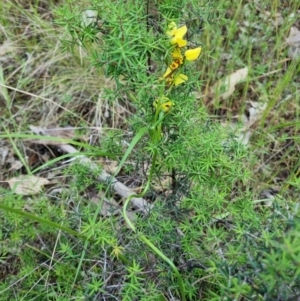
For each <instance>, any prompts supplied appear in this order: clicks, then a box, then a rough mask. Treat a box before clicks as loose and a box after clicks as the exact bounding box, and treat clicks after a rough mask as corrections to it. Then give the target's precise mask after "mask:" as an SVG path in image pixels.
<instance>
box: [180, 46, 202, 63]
mask: <svg viewBox="0 0 300 301" xmlns="http://www.w3.org/2000/svg"><path fill="white" fill-rule="evenodd" d="M200 53H201V47H197V48H194V49H189V50H187V51H186V52H185V53H184V57H185V59H186V60H187V61H194V60H196V59H197V58H198V57H199V55H200Z"/></svg>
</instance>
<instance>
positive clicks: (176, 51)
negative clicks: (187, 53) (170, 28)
mask: <svg viewBox="0 0 300 301" xmlns="http://www.w3.org/2000/svg"><path fill="white" fill-rule="evenodd" d="M172 58H173V59H174V60H176V61H177V62H178V63H179V64H180V65H181V64H182V63H183V55H182V54H181V51H180V48H178V47H176V48H175V49H174V51H173V52H172Z"/></svg>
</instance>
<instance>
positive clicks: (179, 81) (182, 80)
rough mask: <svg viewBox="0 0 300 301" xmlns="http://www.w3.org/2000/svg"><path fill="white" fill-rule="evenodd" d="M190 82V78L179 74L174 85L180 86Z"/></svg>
mask: <svg viewBox="0 0 300 301" xmlns="http://www.w3.org/2000/svg"><path fill="white" fill-rule="evenodd" d="M187 80H188V77H187V76H186V75H185V74H181V73H180V74H178V75H176V76H175V77H174V85H175V86H178V85H180V84H182V83H185V82H186V81H187Z"/></svg>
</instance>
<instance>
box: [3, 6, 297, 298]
mask: <svg viewBox="0 0 300 301" xmlns="http://www.w3.org/2000/svg"><path fill="white" fill-rule="evenodd" d="M231 5H232V3H230V2H226V1H216V3H211V2H206V3H204V4H201V3H199V1H180V0H176V1H171V0H164V1H154V0H153V1H148V2H147V1H144V0H143V1H141V0H139V1H133V0H129V1H124V0H116V1H111V0H103V1H98V0H97V1H96V0H91V1H90V2H88V4H87V3H86V2H85V1H72V0H71V1H67V3H65V4H62V5H61V6H60V7H58V8H57V9H56V11H55V13H56V24H57V25H58V26H60V27H64V28H65V29H66V31H67V34H68V35H69V38H66V39H64V40H63V42H64V48H65V50H70V51H74V52H75V51H76V47H78V46H80V47H83V48H84V50H85V51H86V53H87V54H88V55H89V59H90V62H91V66H92V67H93V68H94V67H95V68H97V70H99V73H100V74H102V73H103V74H104V75H105V76H107V77H111V78H112V79H113V80H114V81H115V83H116V86H115V87H114V89H111V90H110V89H108V88H107V89H106V92H107V93H106V96H108V99H109V102H110V103H113V102H114V101H118V100H124V99H126V100H127V101H128V100H130V108H131V109H132V112H133V116H131V118H130V120H128V123H127V124H126V125H127V126H128V131H127V132H126V133H125V134H124V132H123V130H116V129H113V130H111V131H108V130H107V131H106V132H105V135H104V136H103V138H102V139H101V141H100V147H101V152H102V153H101V154H103V152H107V153H114V154H115V155H116V157H117V158H118V159H119V161H120V164H119V168H118V172H120V174H119V176H124V177H125V178H126V177H128V176H131V175H132V174H133V173H136V174H138V180H139V182H140V183H142V184H141V185H142V186H143V189H144V190H143V191H142V193H141V194H139V195H136V196H138V197H144V198H146V199H147V200H148V201H149V202H151V201H153V200H154V199H155V202H153V209H151V211H150V212H149V214H148V215H142V214H141V213H140V212H138V211H133V212H130V215H129V212H128V211H127V210H126V209H127V205H128V204H129V203H130V200H131V198H130V197H129V198H127V199H126V200H120V202H119V204H118V205H119V206H121V205H123V217H122V216H120V215H116V216H115V215H113V214H114V213H117V212H120V207H118V206H117V205H115V207H116V208H114V209H113V210H111V212H110V213H111V215H109V214H106V216H105V214H103V213H102V214H100V210H99V209H100V207H101V206H102V204H103V203H105V202H106V198H109V197H111V195H112V193H111V186H112V185H113V184H114V183H112V182H107V183H101V184H99V182H98V181H99V180H98V176H99V174H101V172H102V168H99V170H93V171H91V169H90V168H89V166H87V165H82V164H78V163H74V164H73V165H71V167H70V168H67V169H65V170H64V176H66V178H68V177H70V178H71V179H72V181H70V182H67V184H66V185H68V186H69V188H70V189H66V190H63V191H62V192H61V193H59V195H58V196H53V195H52V194H51V195H46V194H45V195H43V196H38V197H34V196H33V197H27V198H26V197H16V196H14V195H12V194H11V193H10V192H8V191H6V190H5V191H3V195H4V197H3V200H1V202H3V204H2V205H5V206H7V207H5V208H6V209H5V210H0V221H1V229H0V230H1V231H0V239H1V244H0V246H1V248H0V263H1V264H2V262H4V266H5V267H6V265H9V268H10V269H11V270H10V271H6V270H5V271H4V272H2V271H1V272H0V280H1V282H0V293H1V298H2V300H12V299H16V300H58V301H63V300H72V299H74V300H102V299H103V300H104V299H106V300H145V301H146V300H149V301H150V300H174V299H178V298H181V300H189V301H193V300H224V301H225V300H266V301H267V300H291V299H292V298H296V295H297V294H298V293H299V287H300V269H299V267H300V260H299V258H300V253H299V252H300V248H299V245H300V237H299V233H300V232H299V231H300V220H299V208H298V206H297V204H296V202H295V200H294V199H292V198H291V199H289V198H287V197H286V198H284V197H282V198H280V197H278V198H277V199H274V200H272V204H271V205H270V204H268V205H266V206H265V205H263V202H261V201H260V200H256V199H257V198H258V196H257V195H256V191H255V190H254V189H252V188H251V184H252V182H253V179H254V178H255V177H256V174H253V173H252V172H251V171H250V167H249V165H250V163H252V162H255V160H256V159H255V156H254V154H252V153H250V150H249V149H246V148H245V147H244V146H243V145H241V144H240V143H239V142H237V140H236V137H235V134H234V133H233V132H231V131H230V130H228V128H225V127H222V126H221V124H220V123H219V122H217V120H215V119H213V118H212V117H211V116H210V115H209V113H208V112H207V110H206V109H205V108H204V106H203V105H202V104H201V103H200V101H199V100H196V99H195V97H194V94H193V93H192V92H194V90H195V89H197V87H198V86H199V85H201V84H204V81H210V80H212V79H215V71H216V70H217V69H218V67H219V66H220V64H221V55H222V51H223V50H222V48H221V47H220V45H221V41H222V39H223V32H222V28H221V26H222V25H225V26H226V33H227V41H225V44H226V45H225V46H226V47H228V43H229V41H230V42H233V41H234V38H235V35H236V32H237V30H238V24H237V23H236V18H237V16H238V13H239V10H240V9H241V7H242V2H240V3H239V5H238V7H237V8H236V10H235V12H234V14H235V15H233V16H232V17H233V18H232V20H231V19H230V18H225V17H224V14H225V12H226V11H227V10H228V11H229V12H228V13H229V14H231V13H232V12H231V10H230V9H231ZM247 5H250V4H247ZM246 8H247V7H246ZM87 11H93V12H94V13H93V14H92V16H90V17H89V18H90V20H89V21H88V22H87V21H83V12H87ZM89 13H90V12H89ZM199 14H200V15H199ZM195 15H196V18H194V17H193V16H195ZM251 17H253V18H254V17H255V16H254V15H253V16H251ZM199 20H200V21H199ZM170 21H176V22H177V24H180V23H182V22H185V23H186V24H187V27H188V35H187V39H188V40H189V45H188V46H189V47H190V46H192V47H196V46H198V44H199V43H197V42H201V41H197V38H198V37H199V31H200V28H201V30H204V33H203V36H204V38H203V39H202V42H204V41H206V43H207V45H206V44H205V43H203V48H204V49H205V47H209V44H211V45H213V47H212V48H210V49H209V50H207V52H208V51H210V53H209V55H206V56H204V58H203V61H205V60H207V61H208V60H209V59H210V58H213V59H214V60H215V62H216V63H215V64H214V65H213V64H211V65H210V64H206V65H208V66H209V70H206V71H207V72H200V71H199V68H197V65H196V64H193V65H192V64H190V63H189V62H187V63H186V64H183V66H180V68H182V70H183V72H184V73H185V74H186V75H187V76H188V78H189V79H188V81H187V82H186V83H185V84H182V85H179V86H168V84H167V83H166V82H164V81H163V80H162V79H161V77H162V75H163V73H164V71H165V68H166V67H168V66H169V64H170V62H171V61H172V50H174V48H172V46H171V45H170V43H169V40H168V37H167V36H166V35H165V31H166V29H167V26H168V23H169V22H170ZM202 22H205V28H204V29H203V28H202V27H201V24H202ZM212 33H213V34H212ZM195 41H196V42H195ZM195 44H196V45H195ZM214 45H216V46H214ZM242 46H243V45H241V41H239V39H236V41H234V42H233V46H232V51H234V60H232V61H231V62H230V63H229V65H230V64H233V62H234V64H236V66H243V64H244V63H245V61H244V60H242V59H241V57H243V58H244V57H245V56H246V57H247V56H248V55H250V52H251V50H249V49H250V48H251V47H250V46H251V45H248V44H247V45H246V46H247V48H246V49H245V48H244V47H242ZM262 49H265V46H262ZM266 51H268V50H267V48H266ZM207 61H206V63H207ZM152 65H153V66H155V68H154V69H153V70H152ZM267 66H268V65H261V66H260V68H258V69H257V70H255V72H256V73H257V74H258V75H261V74H263V73H265V71H266V70H267V68H268V67H267ZM228 68H229V67H228ZM294 68H296V67H295V66H292V67H291V68H290V69H289V72H288V74H287V76H286V77H285V78H284V79H283V80H282V82H281V85H278V88H277V89H276V90H275V91H273V92H274V96H276V97H278V96H279V95H280V94H281V93H282V92H283V90H284V88H285V87H286V85H287V82H288V81H289V80H290V79H291V77H292V75H293V74H294V73H293V72H294V71H295V69H294ZM255 72H254V73H255ZM199 79H201V80H202V82H201V81H200V80H199ZM199 82H200V84H199ZM267 88H269V87H267ZM262 89H264V88H262ZM163 95H166V96H165V97H166V98H161V97H163ZM158 99H159V101H161V99H165V100H166V99H167V100H166V101H165V102H164V101H161V102H159V101H158V102H157V100H158ZM274 101H275V100H274ZM274 101H273V100H272V102H270V108H269V109H271V107H272V106H273V105H274ZM153 103H154V104H155V105H153ZM166 103H167V104H168V105H169V104H171V109H170V110H169V109H167V110H165V109H166V107H164V106H163V105H165V104H166ZM265 118H266V116H264V119H265ZM84 124H85V123H84ZM261 143H263V141H261ZM92 151H93V152H92V154H94V155H95V157H97V152H96V151H95V149H94V148H93V149H92ZM20 156H22V155H20ZM132 162H133V163H132ZM52 163H55V162H52ZM52 163H49V164H48V165H50V164H52ZM296 166H298V165H296ZM295 170H296V169H295ZM118 172H117V174H118ZM298 182H299V181H298V180H297V177H291V178H290V183H294V184H293V185H296V184H295V183H298ZM93 196H94V197H95V198H93ZM94 199H96V200H97V202H95V203H96V204H94V203H93V200H94ZM1 208H2V209H3V208H4V207H1ZM7 208H11V210H8V209H7ZM12 209H18V210H19V211H13V210H12ZM20 211H21V212H22V211H25V212H27V211H29V212H30V213H31V214H32V215H35V216H37V217H39V218H40V220H34V219H33V218H31V219H30V215H25V214H23V215H22V214H20ZM17 213H18V214H17ZM124 218H125V221H126V223H124ZM47 221H48V223H47ZM49 221H51V222H53V223H50V222H49ZM37 222H39V223H37ZM59 226H60V227H59ZM128 226H129V227H128ZM63 227H64V228H63ZM66 229H69V230H71V231H73V232H75V231H76V232H75V233H77V231H78V233H80V234H79V235H78V236H75V235H72V232H70V231H69V232H68V231H66ZM62 230H63V231H62ZM73 234H74V233H73ZM1 273H2V274H1ZM12 284H13V285H12ZM11 286H13V289H11ZM45 287H46V288H47V291H46V290H45Z"/></svg>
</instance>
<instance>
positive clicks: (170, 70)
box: [163, 67, 173, 78]
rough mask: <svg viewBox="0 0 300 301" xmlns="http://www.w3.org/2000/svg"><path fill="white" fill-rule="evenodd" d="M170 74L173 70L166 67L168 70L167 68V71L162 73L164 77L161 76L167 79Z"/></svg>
mask: <svg viewBox="0 0 300 301" xmlns="http://www.w3.org/2000/svg"><path fill="white" fill-rule="evenodd" d="M172 72H173V70H172V69H171V68H170V67H168V68H167V71H166V72H165V73H164V75H163V78H166V77H168V76H169V75H170V74H171V73H172Z"/></svg>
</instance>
